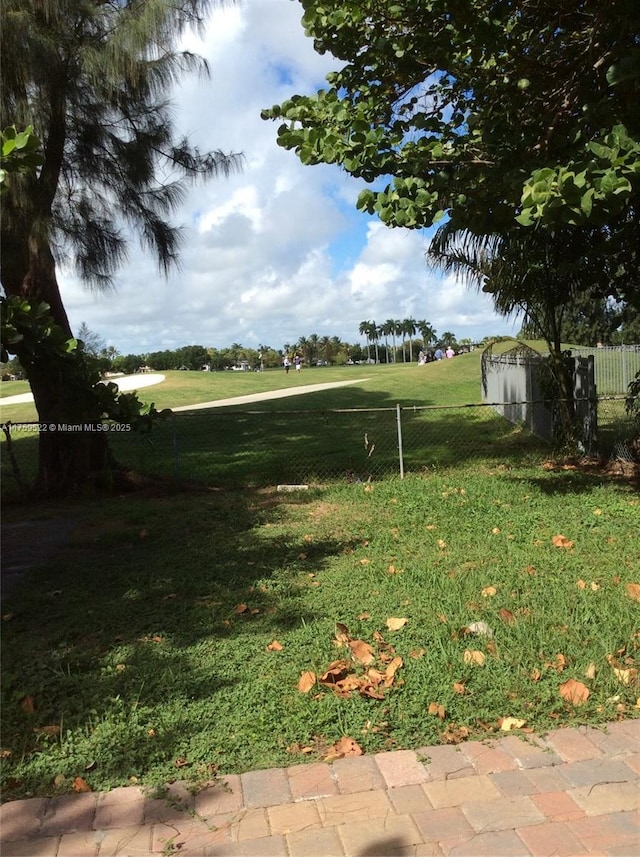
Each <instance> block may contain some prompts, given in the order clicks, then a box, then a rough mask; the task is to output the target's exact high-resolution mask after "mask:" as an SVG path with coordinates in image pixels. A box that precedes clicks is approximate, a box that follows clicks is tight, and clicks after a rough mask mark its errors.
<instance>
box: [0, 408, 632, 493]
mask: <svg viewBox="0 0 640 857" xmlns="http://www.w3.org/2000/svg"><path fill="white" fill-rule="evenodd" d="M506 404H514V403H501V404H495V403H494V404H482V405H475V404H474V405H458V406H448V407H435V406H428V407H413V408H412V407H400V406H399V405H398V406H397V407H395V408H377V409H341V410H326V411H304V410H298V411H293V410H287V411H273V410H269V411H267V410H264V411H238V410H233V411H232V410H221V409H211V410H207V411H193V412H186V413H184V412H183V413H178V414H173V415H172V416H170V417H168V418H166V419H164V420H161V421H159V422H158V424H157V425H156V426H155V427H154V429H153V431H152V433H151V435H149V436H139V435H137V434H136V433H134V432H115V433H110V434H109V440H110V443H111V447H112V450H113V452H114V454H115V457H116V459H117V460H118V461H119V462H120V463H121V464H122V465H123V466H125V467H127V468H130V469H131V470H134V471H137V472H139V473H142V474H145V475H148V476H155V477H160V478H162V479H165V480H166V479H171V480H175V481H176V482H197V483H200V484H203V485H211V486H238V487H239V486H243V485H256V486H262V485H274V484H300V483H318V482H322V481H328V480H335V479H341V480H347V481H367V480H370V479H379V478H382V477H385V476H391V475H396V476H397V475H400V476H402V475H404V474H405V473H409V472H414V473H415V472H428V471H432V470H434V469H438V468H443V467H451V466H455V465H458V464H464V463H477V464H478V465H481V464H487V465H489V466H490V465H495V464H496V463H502V464H516V463H526V462H527V461H529V462H533V461H535V460H541V459H542V458H543V457H546V456H548V455H549V454H550V451H551V450H552V446H551V445H550V444H549V443H547V442H545V441H542V440H540V439H539V438H537V437H535V436H534V435H533V434H532V433H531V432H530V431H529V430H528V429H527V428H526V426H525V425H524V424H523V423H515V424H514V423H512V422H509V421H508V420H507V419H505V417H504V416H503V415H502V413H501V411H503V412H504V411H505V405H506ZM528 404H533V403H528ZM596 404H597V425H593V424H591V425H590V426H589V437H588V441H587V442H588V445H589V449H587V448H586V447H585V446H582V447H581V443H582V441H581V440H580V439H579V438H578V440H577V444H578V448H582V449H583V451H584V452H585V453H589V454H591V455H598V456H600V457H604V458H608V457H612V456H613V457H620V456H622V457H627V458H629V460H632V459H633V456H634V455H635V451H634V449H633V448H632V446H631V441H632V438H633V437H634V434H637V426H634V422H633V420H632V418H631V417H630V416H629V415H628V414H627V413H626V411H625V407H624V405H625V400H624V397H609V398H601V399H598V400H597V403H596ZM3 429H4V438H3V456H2V468H3V476H4V481H5V483H6V481H7V479H8V478H9V479H10V478H11V477H12V476H13V477H14V478H15V476H16V469H17V472H18V474H19V476H20V478H21V479H22V481H23V482H24V483H28V482H29V480H30V479H31V478H32V477H33V476H34V475H35V470H36V462H37V450H38V443H37V434H36V433H34V432H33V424H25V423H21V424H20V423H15V424H4V426H3ZM7 441H10V443H9V444H8V443H7ZM9 453H10V454H9Z"/></svg>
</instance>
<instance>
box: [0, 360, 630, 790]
mask: <svg viewBox="0 0 640 857" xmlns="http://www.w3.org/2000/svg"><path fill="white" fill-rule="evenodd" d="M477 359H478V358H477V356H476V355H468V358H456V359H455V360H452V361H449V362H448V363H445V364H442V365H434V364H432V365H430V366H426V367H417V366H411V367H409V366H407V367H402V366H397V367H366V368H367V370H368V371H367V373H366V375H363V377H369V378H370V380H369V381H367V382H365V383H363V385H362V388H360V387H358V388H357V389H356V390H354V391H352V394H351V395H352V396H356V397H357V398H358V400H359V401H361V402H364V401H368V402H369V406H370V407H374V406H376V405H375V403H378V404H379V405H380V406H381V407H382V406H388V405H389V406H390V405H393V404H394V403H395V402H397V401H399V402H400V403H401V404H407V403H414V402H417V403H423V404H434V403H436V402H438V403H440V404H450V403H452V402H453V401H454V400H455V399H456V398H457V397H458V396H460V397H461V399H462V401H463V402H464V401H465V400H466V399H468V397H470V396H472V395H473V396H474V400H475V401H478V398H479V374H478V363H477ZM352 368H356V369H357V370H358V371H359V370H360V368H361V367H348V369H347V368H345V370H327V372H326V374H325V370H324V369H319V370H314V371H313V372H311V371H309V373H308V375H306V373H304V372H303V376H302V378H301V379H300V380H301V382H305V381H306V382H307V383H310V382H311V379H312V378H313V382H314V383H315V382H316V379H318V381H320V380H324V379H325V378H326V379H329V373H331V372H334V371H335V372H336V373H337V374H338V375H339V376H340V375H341V377H345V375H344V373H346V372H348V371H349V369H352ZM371 369H373V370H374V371H373V372H371V373H370V371H369V370H371ZM445 373H448V374H445ZM194 374H195V373H194ZM268 374H269V373H264V375H265V376H267V375H268ZM177 375H180V376H186V375H187V373H176V376H177ZM234 375H235V376H237V375H240V373H234ZM172 377H173V376H172ZM277 377H278V383H280V382H281V381H282V376H281V375H278V376H277ZM245 379H246V380H245ZM307 379H308V380H307ZM264 380H265V379H264V377H263V378H262V382H264ZM296 380H297V379H296ZM230 381H233V383H234V384H235V383H238V384H242V383H258V382H259V381H261V379H260V377H259V376H257V373H256V377H255V379H254V376H253V375H249V373H247V375H246V376H244V377H243V378H241V379H239V378H238V379H236V378H232V379H230ZM176 383H180V382H179V379H176ZM184 383H185V384H190V383H192V379H191V378H188V379H185V382H184ZM193 383H194V384H207V383H211V382H210V380H209V378H205V379H202V378H201V377H199V378H194V379H193ZM235 389H236V390H237V389H238V388H235ZM152 390H153V388H150V390H149V391H147V392H149V393H150V392H151V391H152ZM157 390H158V391H159V390H160V388H157ZM348 392H349V388H347V389H342V390H336V391H334V393H333V394H328V393H318V394H313V395H312V396H310V397H309V398H310V399H315V400H316V403H317V402H318V401H321V403H322V404H321V407H324V408H326V407H329V403H330V402H331V403H333V406H334V407H341V406H344V402H345V397H346V396H347V395H348ZM201 393H202V395H203V396H206V395H207V390H206V389H202V391H201ZM241 394H242V393H238V392H235V391H234V392H225V394H224V395H225V396H226V395H241ZM176 395H177V394H176ZM198 395H200V394H198ZM316 397H321V398H316ZM212 398H217V396H214V397H212ZM200 400H201V401H206V400H207V399H206V398H203V399H200ZM304 401H305V405H306V404H307V399H306V398H305V400H304ZM460 401H461V400H460V398H458V403H460ZM285 402H288V407H290V408H291V409H292V410H291V412H290V414H293V408H294V402H295V400H294V399H291V400H281V401H280V402H279V403H271V404H270V407H274V408H275V406H276V404H277V405H278V408H282V407H283V405H284V403H285ZM301 402H302V400H301V399H298V400H297V402H296V405H295V406H296V407H298V408H299V407H300V404H301ZM167 403H169V404H170V403H171V398H170V397H168V402H167ZM381 403H384V404H381ZM159 404H160V406H163V403H162V402H159ZM173 404H177V402H175V401H174V402H173ZM265 404H266V403H265ZM308 404H309V406H310V407H313V406H314V405H312V403H311V402H309V403H308ZM435 413H436V414H443V415H446V414H448V413H449V412H448V411H447V410H444V411H442V412H435ZM278 418H280V416H279V415H278ZM290 418H291V416H290ZM500 424H501V421H498V423H492V424H491V425H492V426H494V427H495V426H497V425H500ZM475 428H476V429H477V428H478V427H475ZM447 430H449V432H450V431H451V425H450V423H447V422H446V420H444V421H443V423H442V425H441V432H440V436H441V437H444V438H446V436H447ZM482 431H483V432H486V437H485V438H484V439H483V446H482V450H481V452H480V453H478V454H477V455H475V456H474V457H473V458H472V459H468V458H465V457H460V458H459V460H458V461H456V460H455V458H452V459H443V460H442V463H441V464H440V465H439V466H438V467H435V468H431V469H430V470H429V471H428V472H425V473H423V474H422V475H411V476H409V477H408V478H406V479H405V480H399V479H385V480H377V481H373V482H371V483H364V484H363V483H348V482H346V481H345V480H344V479H342V480H339V481H334V482H332V483H327V484H325V485H324V486H322V487H317V488H313V489H311V490H309V491H304V492H299V493H294V494H283V493H278V492H277V491H276V490H275V489H274V488H273V487H263V488H253V489H244V490H233V489H231V488H226V489H225V488H221V487H220V485H218V484H216V482H215V481H212V478H211V475H212V474H215V468H213V467H212V469H211V471H210V472H209V476H208V477H207V478H206V479H204V480H202V482H201V483H200V485H194V486H192V488H191V489H190V490H189V491H182V492H180V493H175V492H174V491H172V490H164V489H162V487H160V488H156V489H154V490H153V491H147V492H146V493H144V492H143V493H141V494H130V495H126V496H122V497H112V498H109V499H96V500H95V501H94V502H92V503H87V502H86V501H77V502H72V501H68V502H66V503H64V504H61V503H58V504H53V503H49V504H46V505H45V504H43V505H39V506H28V507H21V506H10V507H5V510H4V514H5V521H6V522H8V523H10V522H11V521H12V520H14V519H17V520H19V519H21V518H25V517H26V518H29V517H43V518H47V517H60V516H62V517H64V518H65V519H67V520H71V521H73V522H75V524H76V529H75V535H74V537H73V539H72V541H71V543H70V544H68V546H66V547H65V548H64V549H61V550H60V551H59V552H58V553H57V554H56V555H55V556H54V557H53V558H52V559H50V560H49V561H48V562H45V563H43V564H42V565H41V566H40V567H38V568H36V569H34V570H33V571H32V573H31V574H30V576H29V579H28V582H27V584H26V585H25V586H23V587H22V588H18V589H16V590H15V591H14V593H13V594H12V595H11V596H10V597H9V598H8V599H6V600H5V603H4V605H3V617H2V618H3V670H2V692H3V704H2V748H1V753H0V760H1V762H2V768H3V770H2V784H3V798H4V799H11V798H16V797H24V796H27V795H45V794H56V793H64V792H67V791H70V790H71V788H72V783H73V780H74V778H75V777H78V776H81V777H83V778H84V779H86V780H87V782H88V783H89V784H90V786H91V787H92V788H94V789H106V788H110V787H113V786H116V785H122V784H127V783H134V782H135V783H138V784H144V785H149V786H155V785H160V784H162V783H166V782H167V781H169V780H172V779H176V778H179V779H188V780H192V781H193V782H194V783H198V782H202V781H205V780H208V779H210V778H211V777H212V776H214V775H215V774H216V773H220V774H228V773H234V772H235V773H238V772H242V771H246V770H248V769H251V768H263V767H269V766H273V765H288V764H297V763H301V762H305V761H306V762H308V761H315V760H318V759H322V758H324V756H325V755H326V752H327V748H328V747H329V746H330V745H331V744H333V742H335V741H336V740H338V739H339V738H340V737H342V736H343V735H348V736H350V737H352V738H354V739H355V740H356V741H357V742H358V743H359V744H360V745H361V746H362V747H363V749H364V750H365V752H368V753H371V752H376V751H379V750H387V749H395V748H414V749H418V748H423V747H428V746H429V745H432V744H437V743H440V742H442V741H445V740H459V739H460V738H462V737H464V736H465V735H466V736H467V737H470V738H481V737H485V736H488V735H491V734H493V733H495V732H496V731H497V730H498V729H499V723H500V718H504V717H516V718H519V719H520V720H522V721H524V728H525V729H534V730H538V731H544V730H546V729H549V728H554V727H557V726H561V725H577V724H580V723H592V724H597V723H602V722H606V721H609V720H611V719H615V718H618V717H630V716H638V714H639V713H640V709H639V708H638V703H637V699H638V696H639V695H640V689H639V688H638V685H637V672H636V669H637V649H638V645H639V642H640V637H639V635H638V630H637V629H638V624H639V623H638V610H639V605H638V601H637V600H634V596H636V598H637V593H638V589H636V588H634V586H633V584H636V585H640V578H639V576H638V568H639V565H640V563H639V560H640V554H639V552H638V551H639V548H638V539H637V521H638V517H639V514H640V498H639V496H638V493H637V490H636V488H635V487H634V485H632V484H630V483H629V482H626V481H623V480H616V479H612V478H607V477H606V476H604V475H603V474H602V473H599V472H589V471H580V470H579V469H576V468H575V467H573V466H568V465H564V466H563V465H561V464H559V465H558V466H555V467H551V465H550V464H549V463H548V462H545V460H544V459H545V456H543V455H542V454H541V453H540V452H538V453H537V454H532V452H531V450H530V449H529V448H524V447H523V448H522V449H520V450H519V449H518V445H517V444H516V445H515V446H514V445H510V446H506V447H502V448H500V443H501V441H500V434H499V429H498V430H497V433H496V434H494V435H492V434H491V430H490V427H485V429H483V430H482ZM230 432H231V430H228V433H230ZM492 437H493V442H494V444H497V446H498V448H499V450H500V454H494V453H493V452H492ZM435 442H436V436H435V435H434V437H433V438H432V443H435ZM444 448H445V447H444V446H443V449H444ZM204 455H205V454H204V452H203V451H202V450H198V449H194V451H193V456H194V457H195V458H196V459H202V458H203V457H204ZM276 457H277V456H276ZM213 458H215V456H213ZM203 466H207V465H206V464H204V465H203ZM247 466H248V467H250V466H251V462H250V461H249V462H247ZM560 537H562V538H560ZM554 541H555V543H554ZM390 619H401V620H406V621H405V622H402V623H399V624H400V625H401V627H400V628H399V629H398V630H391V629H390V628H389V627H388V620H390ZM337 623H340V625H338V624H337ZM478 623H485V624H484V625H482V624H478ZM391 624H392V625H393V624H394V623H391ZM397 624H398V623H395V625H397ZM395 625H394V627H395ZM343 626H346V627H343ZM474 627H475V629H476V631H477V630H481V631H482V630H484V633H474ZM487 628H488V629H489V634H487ZM349 640H350V641H351V643H352V645H351V646H349ZM274 642H277V643H278V646H281V648H280V649H279V648H278V646H272V645H271V644H273V643H274ZM352 651H353V653H354V654H356V655H359V656H360V657H361V658H362V652H365V654H366V655H367V657H365V658H364V659H365V660H366V659H368V658H370V659H371V663H369V664H364V663H362V660H357V659H354V658H353V657H352ZM398 658H400V659H401V663H400V661H398V660H397V659H398ZM336 661H338V662H339V663H338V665H337V666H336V668H335V669H336V672H335V673H334V678H337V679H338V680H340V681H341V682H342V683H341V684H339V685H335V684H333V685H332V684H331V683H330V682H329V680H328V677H327V681H325V683H321V682H320V681H319V679H321V678H322V677H323V674H325V673H326V672H327V670H328V668H329V666H330V664H332V663H333V662H336ZM304 673H313V674H314V676H315V678H316V681H315V682H314V683H313V685H312V686H311V687H310V689H309V690H308V691H307V692H302V691H301V690H300V689H299V686H298V683H299V681H300V677H301V675H303V674H304ZM571 680H573V681H574V682H578V683H579V685H573V687H574V688H575V687H578V688H579V689H581V693H583V694H584V693H585V692H586V690H588V691H589V695H588V698H586V700H585V701H584V702H582V703H581V704H576V702H575V699H574V701H573V702H572V701H571V699H568V698H565V697H566V696H567V694H568V690H569V689H570V688H571V684H567V683H568V682H570V681H571ZM349 688H351V689H350V690H349ZM563 694H564V696H563ZM432 703H434V704H435V705H434V706H432V710H433V711H435V712H436V713H434V714H432V713H429V709H430V706H431V704H432ZM438 712H439V713H438ZM425 752H428V751H425Z"/></svg>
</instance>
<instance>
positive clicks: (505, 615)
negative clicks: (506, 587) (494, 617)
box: [498, 607, 516, 625]
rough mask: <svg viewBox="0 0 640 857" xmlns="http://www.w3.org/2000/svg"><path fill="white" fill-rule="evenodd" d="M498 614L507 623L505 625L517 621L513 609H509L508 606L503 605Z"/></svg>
mask: <svg viewBox="0 0 640 857" xmlns="http://www.w3.org/2000/svg"><path fill="white" fill-rule="evenodd" d="M498 616H499V617H500V619H501V620H502V621H503V622H504V623H505V625H513V623H514V622H515V621H516V617H515V616H514V615H513V613H512V612H511V610H507V609H506V607H503V608H502V610H500V612H499V613H498Z"/></svg>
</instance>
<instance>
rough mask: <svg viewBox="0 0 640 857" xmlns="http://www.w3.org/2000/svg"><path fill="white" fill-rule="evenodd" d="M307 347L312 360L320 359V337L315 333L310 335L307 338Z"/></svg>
mask: <svg viewBox="0 0 640 857" xmlns="http://www.w3.org/2000/svg"><path fill="white" fill-rule="evenodd" d="M309 346H310V348H311V349H312V351H313V360H314V361H317V360H319V359H320V349H319V346H320V337H319V336H318V334H317V333H312V334H311V336H310V337H309Z"/></svg>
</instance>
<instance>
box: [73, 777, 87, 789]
mask: <svg viewBox="0 0 640 857" xmlns="http://www.w3.org/2000/svg"><path fill="white" fill-rule="evenodd" d="M73 790H74V792H90V791H91V786H90V785H89V783H88V782H87V781H86V780H83V779H82V777H76V778H75V779H74V781H73Z"/></svg>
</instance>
